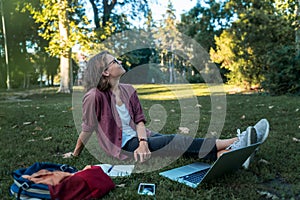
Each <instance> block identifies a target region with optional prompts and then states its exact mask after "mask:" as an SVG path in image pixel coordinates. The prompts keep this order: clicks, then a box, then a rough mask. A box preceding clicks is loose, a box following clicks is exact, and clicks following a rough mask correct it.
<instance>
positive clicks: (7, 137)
mask: <svg viewBox="0 0 300 200" xmlns="http://www.w3.org/2000/svg"><path fill="white" fill-rule="evenodd" d="M136 87H137V89H138V93H139V94H140V98H141V102H142V105H143V108H144V112H145V115H146V117H147V119H148V124H147V126H148V127H150V128H153V129H157V130H159V131H160V132H162V133H175V132H178V128H179V126H180V124H181V122H182V121H181V120H182V112H186V109H188V108H186V107H184V106H183V104H181V102H182V101H187V102H188V101H189V98H191V97H193V98H194V101H192V102H193V104H191V105H190V106H194V107H195V109H196V110H197V109H199V110H198V112H199V115H198V119H196V120H195V121H194V122H195V124H196V125H197V127H196V129H195V131H197V136H199V137H203V136H204V135H205V134H206V132H207V129H208V126H209V124H210V119H211V114H212V109H213V106H212V103H211V102H212V101H211V96H210V95H209V94H210V91H209V90H208V89H207V88H206V87H205V85H172V86H168V85H164V86H154V85H143V86H136ZM186 88H188V89H186ZM217 90H218V89H217ZM224 91H226V92H228V91H233V88H232V87H227V86H226V87H225V88H224ZM191 92H192V93H191ZM0 95H1V96H0V136H1V140H0V146H1V149H0V173H1V176H0V199H13V198H12V197H10V196H9V194H8V188H9V186H10V185H11V184H12V181H13V180H12V177H11V175H10V174H11V172H12V171H13V170H15V169H17V168H21V167H28V166H30V165H32V164H33V163H34V162H53V163H65V164H69V165H72V166H75V167H77V168H78V169H82V168H83V167H84V166H85V165H91V164H100V161H103V162H109V159H108V158H105V159H103V160H100V161H99V160H97V159H96V158H95V157H94V156H93V155H91V153H90V152H89V151H88V150H87V149H85V150H84V151H83V152H82V154H81V156H80V157H79V158H76V159H74V158H72V159H63V158H62V156H61V155H62V154H63V153H66V152H69V151H72V150H73V148H74V145H75V143H76V140H77V137H78V133H77V130H76V128H75V124H74V118H73V113H74V110H76V109H80V108H78V106H79V105H75V106H74V105H72V95H68V94H56V93H55V89H44V90H31V91H29V92H28V91H27V92H21V91H18V92H17V93H14V92H4V91H3V92H1V93H0ZM219 95H222V94H219ZM195 101H196V104H195ZM299 102H300V97H299V96H298V97H297V96H276V97H273V96H268V95H267V94H264V93H255V94H254V93H252V94H251V93H247V94H228V93H227V95H226V109H224V108H223V109H224V110H223V111H224V112H226V118H225V123H224V127H223V129H222V134H221V136H220V137H221V138H230V137H233V136H235V135H236V129H238V128H240V129H241V130H245V129H246V128H247V126H248V125H253V124H254V123H256V122H257V121H258V120H259V119H261V118H267V119H268V120H269V122H270V134H269V138H268V139H267V141H266V142H265V143H264V144H263V145H262V146H261V147H260V150H259V151H258V153H257V154H256V156H255V159H254V160H253V162H252V163H251V165H250V168H249V169H248V170H244V169H241V170H238V171H237V172H236V173H233V174H228V175H225V176H223V177H221V178H218V179H216V180H215V181H213V182H211V183H208V184H204V185H202V186H201V187H198V188H197V189H192V188H189V187H187V186H185V185H182V184H179V183H176V182H173V181H170V180H168V179H165V178H163V177H161V176H159V175H158V173H159V172H160V171H163V170H165V169H169V168H173V167H178V166H182V165H184V164H189V163H192V162H194V161H195V160H194V159H191V158H180V159H178V160H176V161H174V162H173V163H171V164H170V165H168V166H166V167H164V168H163V169H159V170H156V171H152V172H147V173H134V174H132V175H131V176H130V177H126V178H114V179H113V181H114V182H115V183H116V184H117V185H118V187H117V188H116V189H114V190H113V191H111V192H110V193H109V194H108V195H106V196H105V197H104V198H103V199H154V198H153V197H145V196H139V195H138V194H137V188H138V185H139V183H141V182H149V183H155V184H156V190H157V191H156V199H266V198H268V197H269V198H270V199H272V198H273V199H275V198H276V197H277V198H278V199H300V167H299V160H300V154H299V152H300V103H299ZM160 108H162V109H160ZM159 111H160V112H162V113H163V115H162V116H165V117H166V118H165V119H163V118H162V119H157V120H155V119H156V118H159V116H160V115H158V116H157V115H155V112H159ZM151 113H152V114H153V113H154V115H152V114H151ZM187 116H188V115H187ZM189 123H192V122H188V123H187V125H189ZM195 124H191V126H192V127H194V126H195ZM191 130H192V129H191ZM192 131H193V130H192ZM92 142H93V141H91V143H92Z"/></svg>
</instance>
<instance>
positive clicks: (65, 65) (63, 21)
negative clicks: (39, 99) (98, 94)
mask: <svg viewBox="0 0 300 200" xmlns="http://www.w3.org/2000/svg"><path fill="white" fill-rule="evenodd" d="M25 5H26V9H27V10H29V11H30V13H31V14H32V15H33V18H34V19H35V21H36V23H38V24H39V33H40V36H42V37H43V38H45V39H46V40H49V46H48V47H47V48H46V50H47V51H48V52H49V53H50V55H52V56H59V57H60V73H61V76H60V77H61V83H60V88H59V90H58V92H62V93H70V92H71V89H72V65H71V50H72V47H73V46H74V45H75V44H76V43H81V44H82V45H86V44H87V41H88V38H87V37H88V34H87V33H88V30H87V29H86V28H85V27H84V26H86V25H87V24H88V20H87V18H86V17H85V16H84V12H83V11H84V10H83V8H82V6H81V5H80V4H79V3H78V1H77V0H57V1H47V0H40V1H39V2H38V1H35V2H28V3H26V4H25ZM70 30H71V31H70Z"/></svg>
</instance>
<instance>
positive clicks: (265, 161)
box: [258, 159, 270, 165]
mask: <svg viewBox="0 0 300 200" xmlns="http://www.w3.org/2000/svg"><path fill="white" fill-rule="evenodd" d="M258 162H259V163H263V164H267V165H268V164H270V162H269V161H267V160H265V159H260V160H259V161H258Z"/></svg>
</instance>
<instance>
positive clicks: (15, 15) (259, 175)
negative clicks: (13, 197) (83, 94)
mask: <svg viewBox="0 0 300 200" xmlns="http://www.w3.org/2000/svg"><path fill="white" fill-rule="evenodd" d="M176 2H177V3H178V1H176ZM173 3H174V1H168V4H167V9H166V10H165V12H163V15H162V16H161V18H160V19H159V20H154V17H153V16H155V12H156V10H155V9H154V10H151V9H150V8H151V6H150V4H158V5H159V4H160V2H159V1H155V0H153V1H146V0H123V1H116V0H115V1H114V0H113V1H108V0H104V1H97V0H90V1H83V0H69V1H67V0H57V1H47V0H40V1H36V0H32V1H25V0H9V1H8V0H1V17H2V20H1V25H2V26H1V32H0V35H1V37H0V48H1V58H0V91H1V96H0V101H1V104H0V107H1V110H0V121H1V122H0V133H1V140H0V141H1V154H0V156H1V161H0V162H1V163H0V166H1V178H0V186H1V190H0V196H1V197H3V198H2V199H5V198H9V197H8V187H9V185H10V184H11V183H12V179H11V177H10V172H11V171H12V170H14V169H16V168H20V167H27V166H29V165H31V164H33V162H36V161H51V162H59V163H63V162H64V163H66V162H67V163H68V164H71V165H74V166H76V167H78V168H83V166H84V165H86V164H95V163H97V160H96V159H95V158H93V156H91V155H90V154H89V152H87V151H84V152H83V156H82V158H80V159H78V160H75V159H71V160H65V159H62V158H61V155H62V154H63V153H65V152H67V151H70V150H72V149H73V147H74V144H75V142H76V139H77V135H78V133H77V130H76V128H75V127H74V121H73V116H72V109H74V108H73V107H72V92H73V91H74V90H81V89H82V87H81V84H82V83H81V79H82V71H83V69H84V66H85V62H86V61H87V60H88V58H89V57H90V56H92V55H94V54H95V53H98V52H100V51H101V50H104V49H106V48H107V46H104V44H106V45H108V46H110V47H111V46H114V45H115V49H114V48H112V49H109V51H110V52H111V53H113V54H114V53H116V52H118V48H120V46H118V45H117V44H109V42H107V41H108V40H109V38H111V37H112V36H113V35H115V34H121V33H123V32H126V31H133V32H136V33H143V32H147V33H148V34H147V38H144V40H151V41H153V48H145V49H137V50H135V51H131V52H127V53H126V54H122V55H117V56H118V59H119V60H121V61H122V63H123V66H124V67H125V68H126V70H128V71H130V70H134V69H135V68H139V70H143V71H142V72H143V74H146V75H147V76H146V78H141V79H142V80H140V79H139V78H140V77H136V79H134V80H131V82H132V83H133V84H136V85H135V87H136V88H137V90H138V92H139V93H142V94H144V96H145V98H142V99H141V101H142V105H143V107H144V109H145V112H146V113H147V112H148V110H147V109H148V108H150V107H151V105H153V104H160V105H162V106H163V107H164V108H165V110H167V111H168V117H169V118H168V119H169V120H168V121H170V122H169V123H168V124H167V125H166V126H165V127H164V128H163V129H162V131H163V132H166V133H174V132H176V131H178V121H179V120H180V109H179V110H177V109H176V108H177V107H179V106H178V102H177V100H178V99H176V98H175V97H174V98H173V99H172V97H170V98H163V97H164V95H166V93H168V91H170V93H171V96H172V90H178V88H179V89H180V90H182V92H183V96H182V98H184V93H186V96H187V98H188V96H189V94H188V93H189V92H190V91H189V90H185V89H184V88H185V85H184V84H187V83H186V82H188V83H189V86H188V87H189V88H190V87H191V86H190V85H192V88H193V91H195V95H196V96H197V99H198V101H199V102H200V103H199V105H197V106H198V107H200V108H201V109H200V110H201V122H200V124H199V130H200V132H201V131H202V132H206V129H205V127H207V126H208V124H209V120H210V114H211V108H210V105H211V102H210V93H209V91H208V90H207V85H206V83H205V81H204V79H203V77H202V76H201V73H200V72H199V70H198V67H199V66H194V65H192V64H191V62H190V60H189V59H187V58H183V57H180V56H178V54H176V51H175V50H174V49H172V46H171V44H170V42H169V41H170V40H172V41H173V40H174V38H177V37H178V36H180V35H181V34H184V35H185V36H187V37H189V38H191V39H193V40H195V41H197V43H198V44H200V45H201V46H202V47H203V49H204V50H205V51H206V52H207V53H208V54H209V55H210V59H211V61H212V62H213V63H214V64H215V65H216V66H217V68H218V69H219V72H220V74H221V77H222V80H223V82H224V87H225V91H226V93H227V110H226V112H227V116H226V121H225V125H224V129H223V131H224V132H226V133H227V135H222V136H223V137H232V136H234V135H235V130H236V129H237V128H241V129H245V128H246V127H247V126H248V125H249V124H254V123H255V122H257V121H258V120H259V119H260V118H267V119H268V120H269V121H270V125H271V132H270V137H269V139H268V141H267V142H266V144H264V146H262V147H261V149H260V151H259V152H258V154H257V158H256V159H255V160H254V161H253V165H252V166H251V167H250V169H249V170H244V171H241V172H239V173H238V174H235V175H231V176H228V177H227V176H226V177H225V178H223V179H220V180H218V181H216V182H215V183H212V184H210V185H206V186H204V187H203V188H201V189H199V190H192V189H189V188H185V187H183V186H182V185H179V184H177V183H173V182H170V181H168V180H164V179H162V178H161V177H159V176H158V175H157V172H153V173H148V176H147V177H146V178H145V176H144V175H141V174H134V175H133V176H132V177H129V178H125V179H117V180H115V181H116V182H117V183H118V184H119V185H120V187H119V188H118V189H116V191H114V192H112V193H110V194H109V196H108V197H107V199H117V198H118V199H119V198H123V199H132V198H139V196H138V195H137V194H136V189H137V186H138V183H139V182H142V181H148V182H154V183H156V184H157V187H158V188H157V189H158V191H157V198H158V199H170V198H175V199H176V198H178V199H185V198H204V199H210V198H212V197H215V198H216V199H221V198H223V199H224V198H229V199H245V198H247V199H259V198H262V199H263V198H279V199H299V198H300V194H299V191H300V189H299V188H300V186H299V179H300V177H299V174H300V172H299V167H298V165H297V161H299V138H300V118H299V112H300V105H299V102H300V101H299V94H300V64H299V61H300V60H299V56H300V28H299V24H300V8H299V7H300V2H299V1H291V0H286V1H282V0H271V1H269V0H268V1H267V0H260V1H258V0H235V1H231V0H222V1H221V0H220V1H215V0H210V1H197V2H196V3H195V5H194V6H192V7H191V8H190V9H189V10H186V11H185V12H183V13H182V14H181V15H180V16H178V14H176V10H175V9H174V6H173ZM88 7H89V9H87V8H88ZM91 8H92V9H91ZM137 22H138V23H137ZM149 35H150V36H151V37H148V36H149ZM126 39H127V41H126ZM135 39H136V41H135ZM122 42H124V44H126V42H127V43H139V42H143V35H142V34H141V36H140V37H138V38H123V40H122ZM182 49H184V47H182ZM191 59H192V58H191ZM141 66H145V69H143V68H142V67H141ZM153 77H155V78H153ZM182 80H184V81H182ZM140 82H143V85H142V86H139V85H137V84H138V83H140ZM144 83H147V84H149V86H147V85H146V84H144ZM159 85H161V87H162V88H164V90H163V91H164V92H162V90H161V87H158V86H159ZM149 88H152V89H149ZM165 88H167V89H165ZM182 88H183V89H182ZM149 91H151V92H149ZM147 95H148V96H147ZM169 96H170V95H169ZM147 117H149V116H147ZM199 136H200V135H199ZM190 162H191V160H189V159H185V158H182V159H180V160H179V161H177V162H176V163H174V164H173V165H171V166H170V167H174V166H180V165H182V164H187V163H190ZM180 190H181V191H180Z"/></svg>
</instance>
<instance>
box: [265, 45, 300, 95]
mask: <svg viewBox="0 0 300 200" xmlns="http://www.w3.org/2000/svg"><path fill="white" fill-rule="evenodd" d="M294 54H295V48H294V46H282V47H281V48H278V49H275V50H274V51H273V52H272V55H270V56H269V62H268V65H269V70H268V73H267V74H266V79H265V81H264V82H263V83H262V86H263V88H265V89H266V90H267V91H269V92H270V94H272V95H275V94H276V95H281V94H286V93H291V94H300V73H299V72H300V58H299V57H298V58H297V57H295V56H294Z"/></svg>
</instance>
